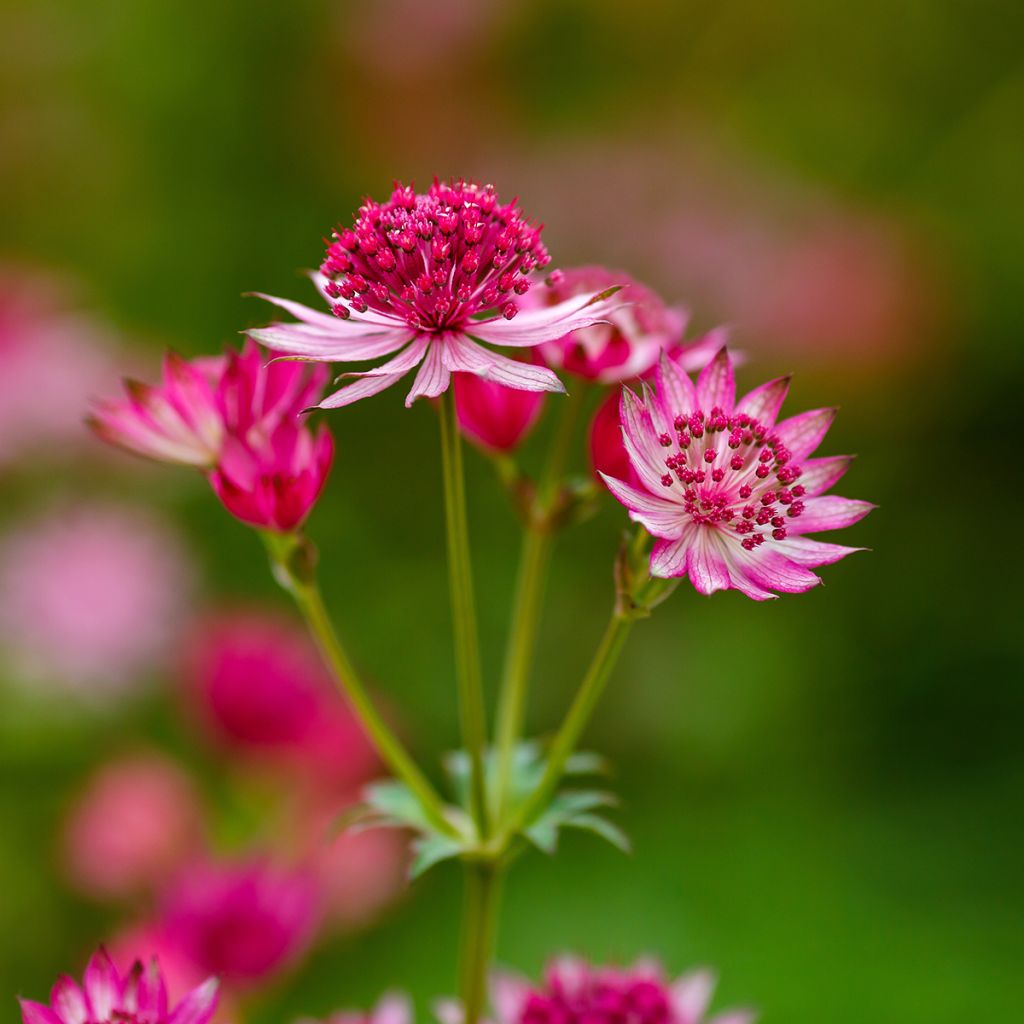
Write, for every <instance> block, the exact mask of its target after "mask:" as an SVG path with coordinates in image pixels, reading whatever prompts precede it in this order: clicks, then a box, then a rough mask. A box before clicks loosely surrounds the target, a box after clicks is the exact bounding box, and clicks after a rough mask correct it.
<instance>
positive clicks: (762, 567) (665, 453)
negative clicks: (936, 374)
mask: <svg viewBox="0 0 1024 1024" xmlns="http://www.w3.org/2000/svg"><path fill="white" fill-rule="evenodd" d="M788 386H789V379H788V378H786V377H781V378H779V379H778V380H773V381H769V382H768V383H767V384H764V385H762V386H761V387H759V388H756V389H755V390H753V391H751V392H750V393H749V394H748V395H745V396H744V397H743V398H741V399H740V400H739V401H737V400H736V386H735V380H734V376H733V364H732V361H731V360H730V358H729V355H728V353H727V351H726V350H725V349H722V350H721V351H720V352H719V353H718V355H717V356H716V357H715V359H714V360H712V362H710V363H709V364H708V365H707V366H706V367H705V368H704V370H702V371H701V374H700V376H699V378H698V380H697V384H696V387H694V385H693V383H692V382H691V381H690V379H689V377H687V376H686V374H685V373H683V372H682V371H680V370H679V369H678V368H677V367H676V366H675V365H673V363H672V362H671V360H669V359H666V358H664V357H663V358H662V360H661V362H660V364H659V367H658V373H657V392H656V393H655V392H652V391H651V390H650V389H649V388H647V387H646V385H645V386H644V393H643V398H642V399H641V398H638V397H637V396H636V395H635V394H634V393H633V392H632V391H630V390H629V389H628V388H624V389H623V392H622V401H621V405H620V418H621V423H622V437H623V441H624V443H625V446H626V451H627V453H628V455H629V460H630V463H631V465H632V467H633V469H634V470H635V472H636V474H637V476H638V478H639V482H638V483H637V484H634V485H631V484H628V483H626V482H625V481H623V480H620V479H615V478H614V477H611V476H607V475H604V476H603V479H604V481H605V483H606V484H607V485H608V489H609V490H610V491H611V492H612V494H613V495H614V496H615V497H616V498H617V499H618V500H619V501H620V502H621V503H622V504H623V505H625V506H626V508H627V509H628V510H629V515H630V518H631V519H633V520H634V521H636V522H638V523H641V524H642V525H643V526H644V527H645V528H646V530H647V531H648V532H649V533H651V534H652V535H653V536H654V537H656V538H658V540H656V542H655V544H654V549H653V551H652V553H651V574H652V575H653V576H661V577H676V576H684V575H685V576H689V578H690V582H691V583H693V585H694V586H695V587H696V588H697V590H699V591H700V592H701V593H702V594H710V593H712V592H714V591H716V590H725V589H728V588H735V589H737V590H740V591H742V592H743V593H744V594H746V595H747V596H748V597H752V598H754V599H755V600H759V601H760V600H765V599H766V598H771V597H774V596H775V594H773V593H772V591H781V592H783V593H800V592H802V591H804V590H808V589H810V588H811V587H813V586H815V585H816V584H818V583H820V582H821V581H820V579H819V578H818V577H817V576H816V575H815V574H814V573H813V572H812V571H811V569H813V568H815V567H817V566H820V565H828V564H831V563H832V562H836V561H838V560H839V559H841V558H844V557H845V556H846V555H848V554H850V553H851V552H853V551H856V550H858V549H857V548H849V547H842V546H840V545H838V544H826V543H823V542H821V541H815V540H810V539H808V538H807V537H806V536H805V535H806V534H808V533H817V532H819V531H822V530H835V529H839V528H841V527H844V526H850V525H852V524H853V523H855V522H857V521H858V520H859V519H862V518H863V517H864V516H865V515H867V513H868V512H870V511H871V509H872V508H873V507H874V506H873V505H871V504H870V503H868V502H866V501H852V500H849V499H847V498H840V497H836V496H835V495H826V494H825V493H824V492H825V491H827V490H828V489H829V488H830V487H831V486H832V484H834V483H835V482H836V481H837V480H838V479H839V478H840V477H841V476H842V475H843V474H844V473H845V472H846V469H847V467H848V466H849V464H850V457H848V456H833V457H830V458H817V459H812V458H809V456H810V455H811V454H812V453H813V452H814V451H815V449H816V448H817V447H818V445H819V444H820V443H821V441H822V439H823V438H824V437H825V434H826V432H827V431H828V428H829V426H830V425H831V423H832V419H833V416H834V412H835V411H834V410H833V409H815V410H813V411H812V412H806V413H801V414H800V415H798V416H793V417H791V418H790V419H787V420H783V421H782V422H781V423H776V417H777V415H778V412H779V409H780V407H781V406H782V402H783V399H784V398H785V396H786V391H787V388H788Z"/></svg>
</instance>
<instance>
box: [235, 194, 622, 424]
mask: <svg viewBox="0 0 1024 1024" xmlns="http://www.w3.org/2000/svg"><path fill="white" fill-rule="evenodd" d="M333 238H334V241H333V242H331V244H330V245H329V246H328V248H327V255H326V258H325V259H324V261H323V263H322V264H321V267H320V273H319V274H318V275H316V276H315V278H314V280H315V281H316V284H317V286H318V288H319V289H320V291H321V293H322V294H323V296H324V297H325V298H326V299H327V301H328V302H329V303H330V304H331V308H332V310H333V312H334V314H335V315H334V317H333V318H332V317H331V316H329V315H328V314H325V313H318V312H316V311H315V310H312V309H309V308H307V307H305V306H302V305H300V304H299V303H295V302H289V301H288V300H286V299H277V298H273V297H271V296H262V297H263V298H266V299H268V301H270V302H273V303H275V304H276V305H278V306H280V307H282V308H283V309H285V310H287V311H288V312H289V313H291V314H292V315H293V316H295V317H297V318H298V319H299V323H290V324H274V325H271V326H270V327H267V328H265V329H263V330H258V331H251V332H250V334H251V335H252V336H253V337H254V338H258V339H259V340H260V341H262V342H265V343H266V344H267V345H270V346H272V347H273V348H275V349H277V350H279V351H282V352H287V353H290V354H291V355H294V356H297V357H299V358H302V359H313V360H319V361H321V362H353V361H358V360H363V359H376V358H379V357H382V356H391V357H392V358H391V359H389V361H388V362H386V363H384V364H383V365H380V366H377V367H375V368H374V369H372V370H365V371H362V372H357V373H351V374H348V375H347V376H351V377H355V378H357V379H356V381H355V383H352V384H349V385H348V386H346V387H344V388H342V389H341V390H340V391H337V392H335V393H334V394H333V395H331V396H330V397H328V398H326V399H325V400H324V401H323V402H321V403H320V408H322V409H336V408H339V407H340V406H344V405H349V404H350V403H352V402H355V401H358V400H359V399H360V398H366V397H368V396H369V395H375V394H377V393H378V392H380V391H383V390H384V389H385V388H388V387H390V386H391V385H392V384H394V383H396V382H397V381H398V380H400V379H401V378H402V377H404V376H405V375H406V374H407V373H409V372H410V371H411V370H412V369H413V368H414V367H417V366H418V367H419V371H418V372H417V374H416V379H415V381H414V383H413V386H412V390H411V391H410V392H409V394H408V396H407V398H406V405H407V406H408V405H411V404H412V403H413V402H414V401H415V400H416V399H417V398H419V397H421V396H424V395H425V396H426V397H428V398H436V397H437V396H438V395H440V394H442V393H443V392H445V391H447V390H448V385H449V382H450V380H451V374H452V373H453V372H462V373H472V374H476V375H477V376H479V377H484V378H485V379H487V380H491V381H494V382H495V383H498V384H504V385H506V386H507V387H512V388H519V389H521V390H524V391H564V390H565V389H564V388H563V386H562V383H561V381H559V379H558V377H557V376H555V374H554V373H552V372H551V371H550V370H548V369H546V368H544V367H541V366H534V365H531V364H529V363H524V362H521V361H518V360H515V359H510V358H509V357H508V356H504V355H500V354H499V353H497V352H495V351H493V350H492V349H489V348H487V347H485V346H484V345H480V344H478V342H481V341H482V342H486V343H488V344H492V345H506V346H512V347H517V348H531V347H534V346H536V345H539V344H541V343H542V342H545V341H550V340H551V339H552V338H558V337H561V336H562V335H564V334H566V333H568V332H569V331H572V330H576V329H577V328H582V327H589V326H591V325H592V324H596V323H600V322H601V321H602V320H603V319H604V318H605V317H606V316H607V315H608V314H609V312H610V311H611V310H612V309H614V308H615V306H614V305H613V304H612V303H610V302H609V301H608V300H607V298H606V297H603V296H602V295H600V294H590V295H582V296H578V297H575V298H571V299H567V300H565V301H563V302H559V303H556V304H555V305H552V306H546V305H541V306H540V307H539V308H535V309H529V310H526V309H523V310H522V311H521V306H522V301H521V299H522V296H524V295H525V294H526V292H527V291H528V290H529V288H530V285H531V280H530V276H529V275H530V274H531V273H532V272H533V271H535V270H538V269H540V268H542V267H545V266H546V265H547V264H548V262H549V261H550V257H549V256H548V252H547V249H545V247H544V244H543V243H542V242H541V240H540V228H537V227H532V226H531V225H530V224H529V223H528V222H527V221H526V220H525V219H524V218H523V215H522V214H521V212H520V211H519V209H518V207H517V206H516V205H515V204H514V203H509V204H507V205H502V204H501V203H499V202H498V198H497V196H496V195H495V193H494V189H493V188H491V187H490V186H485V187H481V186H478V185H475V184H472V183H467V182H464V181H461V180H459V181H453V182H451V183H442V182H438V181H435V182H434V184H433V185H431V186H430V188H429V189H428V190H427V192H426V193H425V194H424V193H416V192H414V191H413V189H412V188H411V187H406V186H402V185H398V186H396V188H395V190H394V192H393V193H392V195H391V198H390V199H389V200H388V201H387V202H386V203H384V204H379V203H375V202H373V201H372V200H367V201H366V203H365V205H364V206H363V207H362V208H361V209H360V211H359V215H358V217H357V219H356V222H355V224H354V226H353V227H352V228H351V229H348V228H342V229H339V230H338V231H336V232H335V233H334V236H333ZM396 353H397V354H396Z"/></svg>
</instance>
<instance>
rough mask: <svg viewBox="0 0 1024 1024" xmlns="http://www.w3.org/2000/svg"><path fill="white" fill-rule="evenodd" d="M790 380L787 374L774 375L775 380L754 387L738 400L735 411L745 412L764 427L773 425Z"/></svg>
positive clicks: (784, 398)
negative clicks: (782, 375) (784, 375)
mask: <svg viewBox="0 0 1024 1024" xmlns="http://www.w3.org/2000/svg"><path fill="white" fill-rule="evenodd" d="M790 380H791V378H790V377H789V376H786V377H776V378H775V380H770V381H768V383H767V384H762V385H761V386H760V387H759V388H754V390H753V391H750V392H748V393H747V394H746V395H744V396H743V397H742V398H741V399H740V400H739V402H738V403H737V404H736V412H737V413H746V414H747V415H748V416H752V417H753V418H754V419H755V420H759V421H760V422H761V423H763V424H764V425H765V426H766V427H772V426H774V425H775V420H776V418H777V417H778V415H779V410H780V409H781V408H782V403H783V402H784V401H785V400H786V393H787V392H788V391H789V382H790Z"/></svg>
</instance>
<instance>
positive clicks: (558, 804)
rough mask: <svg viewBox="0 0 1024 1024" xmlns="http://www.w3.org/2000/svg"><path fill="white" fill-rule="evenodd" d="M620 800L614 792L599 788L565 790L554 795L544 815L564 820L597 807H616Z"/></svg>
mask: <svg viewBox="0 0 1024 1024" xmlns="http://www.w3.org/2000/svg"><path fill="white" fill-rule="evenodd" d="M618 802H619V801H618V798H617V797H616V796H615V794H614V793H605V792H603V791H601V790H598V789H581V790H563V791H562V792H561V793H558V794H557V795H556V796H555V797H554V799H553V800H552V801H551V803H550V804H549V805H548V808H547V810H546V811H545V812H544V814H543V815H542V817H545V818H547V817H552V818H554V819H555V820H557V821H564V820H566V819H567V818H573V817H575V816H576V815H577V814H580V813H581V812H583V811H591V810H593V809H594V808H595V807H615V806H616V805H617V804H618Z"/></svg>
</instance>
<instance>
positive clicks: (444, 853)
mask: <svg viewBox="0 0 1024 1024" xmlns="http://www.w3.org/2000/svg"><path fill="white" fill-rule="evenodd" d="M412 848H413V852H414V854H415V856H414V857H413V861H412V864H410V865H409V878H410V880H411V879H414V878H419V877H420V875H422V874H423V873H424V872H425V871H429V870H430V869H431V868H432V867H433V866H434V865H435V864H440V863H441V861H443V860H450V859H451V858H452V857H458V856H459V855H460V854H461V853H462V846H461V845H460V844H459V843H458V842H457V841H456V840H454V839H449V838H448V837H447V836H442V835H438V834H437V833H434V835H431V836H425V837H424V838H422V839H417V840H416V841H415V842H414V843H413V844H412Z"/></svg>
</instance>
